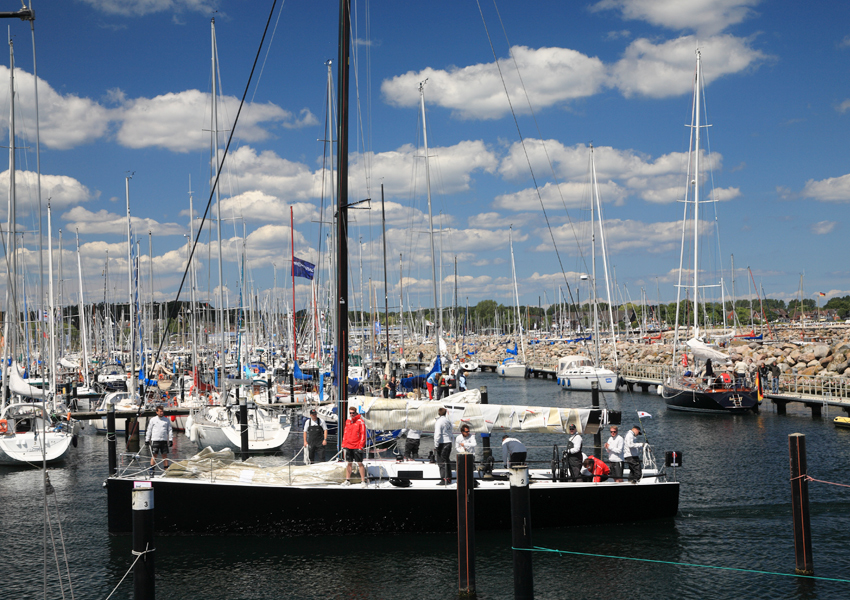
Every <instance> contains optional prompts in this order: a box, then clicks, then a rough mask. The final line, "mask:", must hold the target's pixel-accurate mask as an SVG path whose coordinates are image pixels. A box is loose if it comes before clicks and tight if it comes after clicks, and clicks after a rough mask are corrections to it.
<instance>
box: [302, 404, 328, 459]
mask: <svg viewBox="0 0 850 600" xmlns="http://www.w3.org/2000/svg"><path fill="white" fill-rule="evenodd" d="M327 445H328V426H327V424H326V423H325V422H324V421H322V420H321V419H320V418H319V415H318V413H317V412H316V409H315V408H313V409H310V418H309V419H307V420H306V421H305V422H304V447H305V448H306V449H307V458H308V460H309V461H310V462H311V463H314V462H323V461H324V460H325V446H327Z"/></svg>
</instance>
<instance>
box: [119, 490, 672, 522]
mask: <svg viewBox="0 0 850 600" xmlns="http://www.w3.org/2000/svg"><path fill="white" fill-rule="evenodd" d="M498 484H499V485H492V486H489V487H486V488H485V485H486V484H484V483H482V485H481V486H480V487H479V488H477V489H476V490H475V513H476V514H475V528H476V529H478V530H485V529H509V528H510V526H511V501H510V486H509V484H508V482H507V481H500V482H498ZM133 485H134V480H132V479H121V478H115V477H112V478H109V479H108V480H107V482H106V487H107V493H108V509H109V532H110V533H113V534H123V533H130V532H131V530H132V509H131V495H132V489H133ZM152 485H153V489H154V495H155V506H156V508H155V511H154V523H155V530H156V532H157V534H161V533H184V534H185V533H192V534H197V533H240V534H268V533H270V532H273V533H274V534H275V535H282V536H295V535H320V534H322V535H324V534H338V535H352V534H358V533H370V534H373V533H405V532H411V533H424V532H447V531H456V530H457V490H456V489H455V487H454V486H450V487H448V488H441V487H436V486H429V487H409V488H400V487H392V486H391V485H390V484H388V483H386V482H385V483H384V484H383V485H382V486H380V487H374V486H370V487H369V488H366V489H363V488H360V486H359V485H353V486H350V487H344V486H341V485H327V486H282V485H256V484H246V483H239V482H227V483H219V482H209V481H198V480H183V479H169V478H159V479H156V480H155V481H154V482H153V484H152ZM530 496H531V510H532V511H533V514H534V517H535V521H534V523H535V527H562V526H571V525H590V524H592V525H598V524H600V523H616V522H632V521H638V520H646V519H660V518H672V517H674V516H675V515H676V512H677V511H678V506H679V483H678V482H653V483H649V482H646V481H642V482H641V483H640V484H639V485H629V484H627V483H611V482H606V483H602V484H593V483H560V482H559V483H554V482H542V481H541V482H534V483H532V485H531V487H530ZM223 506H231V507H234V506H235V507H239V508H238V510H222V507H223ZM569 507H572V509H570V508H569ZM624 507H628V509H625V510H624Z"/></svg>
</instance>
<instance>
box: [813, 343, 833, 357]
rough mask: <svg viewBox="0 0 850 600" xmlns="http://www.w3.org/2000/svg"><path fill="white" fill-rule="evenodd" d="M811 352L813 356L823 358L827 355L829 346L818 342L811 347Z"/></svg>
mask: <svg viewBox="0 0 850 600" xmlns="http://www.w3.org/2000/svg"><path fill="white" fill-rule="evenodd" d="M812 352H813V353H814V355H815V358H823V357H825V356H827V355H829V346H827V345H826V344H819V345H817V346H815V347H814V348H813V349H812Z"/></svg>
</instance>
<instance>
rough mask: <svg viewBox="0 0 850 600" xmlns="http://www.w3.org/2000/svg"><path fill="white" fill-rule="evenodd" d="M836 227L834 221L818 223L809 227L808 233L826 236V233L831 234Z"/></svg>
mask: <svg viewBox="0 0 850 600" xmlns="http://www.w3.org/2000/svg"><path fill="white" fill-rule="evenodd" d="M836 225H838V223H837V222H836V221H820V222H818V223H812V224H811V225H809V231H811V232H812V233H813V234H815V235H826V234H827V233H831V232H832V230H833V229H835V226H836Z"/></svg>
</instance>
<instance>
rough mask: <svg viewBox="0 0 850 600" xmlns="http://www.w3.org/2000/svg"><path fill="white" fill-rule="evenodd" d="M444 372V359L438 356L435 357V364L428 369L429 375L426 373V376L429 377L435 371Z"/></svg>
mask: <svg viewBox="0 0 850 600" xmlns="http://www.w3.org/2000/svg"><path fill="white" fill-rule="evenodd" d="M442 372H443V359H442V358H441V357H440V356H437V358H436V359H434V366H433V367H431V370H430V371H428V375H426V376H425V378H426V379H427V378H428V376H429V375H431V374H433V373H442Z"/></svg>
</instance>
